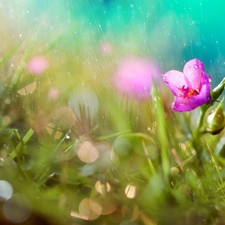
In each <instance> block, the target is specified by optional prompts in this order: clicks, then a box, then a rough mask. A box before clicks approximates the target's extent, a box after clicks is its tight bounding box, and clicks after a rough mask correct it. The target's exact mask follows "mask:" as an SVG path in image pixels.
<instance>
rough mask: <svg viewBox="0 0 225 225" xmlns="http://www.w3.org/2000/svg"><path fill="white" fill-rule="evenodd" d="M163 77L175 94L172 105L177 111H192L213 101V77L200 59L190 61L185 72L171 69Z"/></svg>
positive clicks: (185, 67)
mask: <svg viewBox="0 0 225 225" xmlns="http://www.w3.org/2000/svg"><path fill="white" fill-rule="evenodd" d="M163 79H164V81H165V83H166V84H167V86H168V87H169V89H170V90H171V92H172V93H173V94H174V96H175V99H174V102H173V105H172V108H173V110H175V111H179V112H185V111H190V110H193V109H195V108H197V107H198V106H201V105H203V104H209V103H210V101H211V96H210V80H211V79H210V77H209V76H207V75H206V73H205V72H204V65H203V63H202V62H201V61H200V60H198V59H192V60H190V61H188V62H187V63H186V64H185V66H184V69H183V73H182V72H179V71H177V70H170V71H168V72H167V73H165V74H164V75H163Z"/></svg>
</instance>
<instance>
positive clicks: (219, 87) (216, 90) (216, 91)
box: [211, 78, 225, 100]
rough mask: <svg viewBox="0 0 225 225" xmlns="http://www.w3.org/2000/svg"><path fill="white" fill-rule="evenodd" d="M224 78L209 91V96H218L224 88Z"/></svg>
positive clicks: (214, 98) (214, 97)
mask: <svg viewBox="0 0 225 225" xmlns="http://www.w3.org/2000/svg"><path fill="white" fill-rule="evenodd" d="M224 83H225V78H224V79H223V80H222V81H221V82H220V83H219V84H218V85H217V86H216V87H215V88H214V89H213V90H212V91H211V97H212V99H213V100H216V99H218V98H219V97H220V95H221V94H222V93H223V90H224V85H225V84H224Z"/></svg>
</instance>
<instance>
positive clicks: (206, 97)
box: [172, 84, 211, 112]
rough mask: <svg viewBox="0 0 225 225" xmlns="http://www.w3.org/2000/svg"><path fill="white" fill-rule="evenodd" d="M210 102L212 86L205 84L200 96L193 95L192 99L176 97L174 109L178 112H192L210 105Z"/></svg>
mask: <svg viewBox="0 0 225 225" xmlns="http://www.w3.org/2000/svg"><path fill="white" fill-rule="evenodd" d="M210 101H211V97H210V85H207V84H204V85H203V86H202V88H201V91H200V93H199V94H198V95H193V96H191V97H190V98H183V97H175V100H174V103H173V105H172V108H173V110H175V111H178V112H185V111H191V110H193V109H195V108H197V107H199V106H201V105H203V104H209V103H210Z"/></svg>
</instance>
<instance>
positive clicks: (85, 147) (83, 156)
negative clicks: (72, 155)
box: [77, 140, 99, 163]
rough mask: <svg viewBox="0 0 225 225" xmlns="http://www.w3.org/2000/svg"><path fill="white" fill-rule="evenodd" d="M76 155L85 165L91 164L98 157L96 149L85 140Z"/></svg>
mask: <svg viewBox="0 0 225 225" xmlns="http://www.w3.org/2000/svg"><path fill="white" fill-rule="evenodd" d="M77 155H78V157H79V159H80V160H81V161H83V162H85V163H93V162H94V161H96V160H97V159H98V157H99V152H98V149H97V148H96V147H95V145H94V144H93V143H92V142H91V141H89V140H87V141H84V142H83V143H81V144H80V146H79V148H78V150H77Z"/></svg>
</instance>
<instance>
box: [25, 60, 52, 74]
mask: <svg viewBox="0 0 225 225" xmlns="http://www.w3.org/2000/svg"><path fill="white" fill-rule="evenodd" d="M48 67H49V62H48V60H47V59H46V58H45V57H44V56H35V57H33V58H32V59H30V61H29V62H28V64H27V70H28V72H30V73H33V74H35V75H40V74H41V73H43V72H44V71H45V70H46V69H47V68H48Z"/></svg>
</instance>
